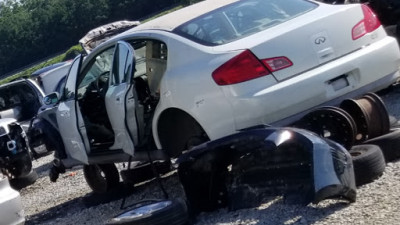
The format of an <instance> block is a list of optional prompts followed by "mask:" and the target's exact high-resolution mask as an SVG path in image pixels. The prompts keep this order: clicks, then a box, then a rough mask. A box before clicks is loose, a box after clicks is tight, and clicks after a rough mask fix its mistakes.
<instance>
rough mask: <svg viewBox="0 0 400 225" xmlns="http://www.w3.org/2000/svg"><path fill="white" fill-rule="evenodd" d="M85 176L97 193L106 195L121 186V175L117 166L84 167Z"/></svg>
mask: <svg viewBox="0 0 400 225" xmlns="http://www.w3.org/2000/svg"><path fill="white" fill-rule="evenodd" d="M83 175H84V176H85V180H86V182H87V183H88V185H89V187H90V188H91V189H92V190H93V192H95V193H106V192H108V191H110V190H111V189H113V188H115V187H116V186H118V184H119V173H118V169H117V167H116V166H115V164H113V163H110V164H96V165H85V166H83Z"/></svg>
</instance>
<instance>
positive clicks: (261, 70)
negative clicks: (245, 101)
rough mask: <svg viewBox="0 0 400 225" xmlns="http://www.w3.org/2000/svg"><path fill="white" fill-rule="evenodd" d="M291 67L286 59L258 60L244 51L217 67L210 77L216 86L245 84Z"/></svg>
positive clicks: (290, 63) (250, 53)
mask: <svg viewBox="0 0 400 225" xmlns="http://www.w3.org/2000/svg"><path fill="white" fill-rule="evenodd" d="M291 65H293V64H292V62H291V61H290V60H289V59H288V58H286V57H275V58H269V59H263V60H261V61H260V60H259V59H258V58H257V57H256V56H255V55H254V54H253V53H252V52H251V51H250V50H246V51H244V52H242V53H240V54H239V55H237V56H235V57H233V58H232V59H230V60H229V61H228V62H226V63H225V64H223V65H222V66H220V67H218V68H217V69H216V70H215V71H214V72H213V73H212V77H213V79H214V81H215V83H217V84H218V85H229V84H237V83H241V82H245V81H248V80H252V79H255V78H258V77H262V76H266V75H269V74H271V72H274V71H277V70H280V69H284V68H287V67H289V66H291Z"/></svg>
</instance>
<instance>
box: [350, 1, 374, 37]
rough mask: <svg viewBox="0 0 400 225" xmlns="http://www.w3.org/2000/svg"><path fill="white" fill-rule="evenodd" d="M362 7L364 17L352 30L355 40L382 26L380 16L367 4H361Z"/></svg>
mask: <svg viewBox="0 0 400 225" xmlns="http://www.w3.org/2000/svg"><path fill="white" fill-rule="evenodd" d="M361 9H362V11H363V14H364V19H362V20H361V21H360V22H359V23H357V24H356V25H355V26H354V27H353V29H352V31H351V35H352V38H353V40H356V39H358V38H360V37H362V36H364V35H365V34H367V33H370V32H372V31H374V30H376V29H378V27H380V26H381V22H380V21H379V19H378V17H377V16H376V15H375V13H374V12H373V11H372V10H371V9H370V8H369V7H368V6H367V5H361Z"/></svg>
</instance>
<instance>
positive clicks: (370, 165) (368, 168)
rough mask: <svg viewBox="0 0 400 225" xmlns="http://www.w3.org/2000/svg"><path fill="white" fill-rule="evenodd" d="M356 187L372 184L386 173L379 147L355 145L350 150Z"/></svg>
mask: <svg viewBox="0 0 400 225" xmlns="http://www.w3.org/2000/svg"><path fill="white" fill-rule="evenodd" d="M349 152H350V155H351V156H352V159H353V165H354V175H355V179H356V186H360V185H364V184H367V183H371V182H372V181H373V180H375V179H376V178H378V177H379V176H381V175H382V174H383V172H384V171H385V167H386V164H385V159H384V157H383V154H382V151H381V149H380V148H379V146H377V145H355V146H353V147H352V148H351V149H350V151H349Z"/></svg>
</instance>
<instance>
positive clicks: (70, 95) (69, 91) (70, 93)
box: [62, 55, 82, 101]
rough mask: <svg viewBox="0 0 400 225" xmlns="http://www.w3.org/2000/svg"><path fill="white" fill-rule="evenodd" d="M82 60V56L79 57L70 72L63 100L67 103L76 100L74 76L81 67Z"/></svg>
mask: <svg viewBox="0 0 400 225" xmlns="http://www.w3.org/2000/svg"><path fill="white" fill-rule="evenodd" d="M81 58H82V56H81V55H79V56H77V57H76V58H75V59H74V62H73V63H72V65H71V67H70V69H69V71H68V78H67V81H66V83H65V87H64V91H63V93H62V96H63V97H62V99H63V100H65V101H67V100H71V99H74V98H75V84H76V74H72V73H75V72H77V71H78V69H79V67H80V66H81Z"/></svg>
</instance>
